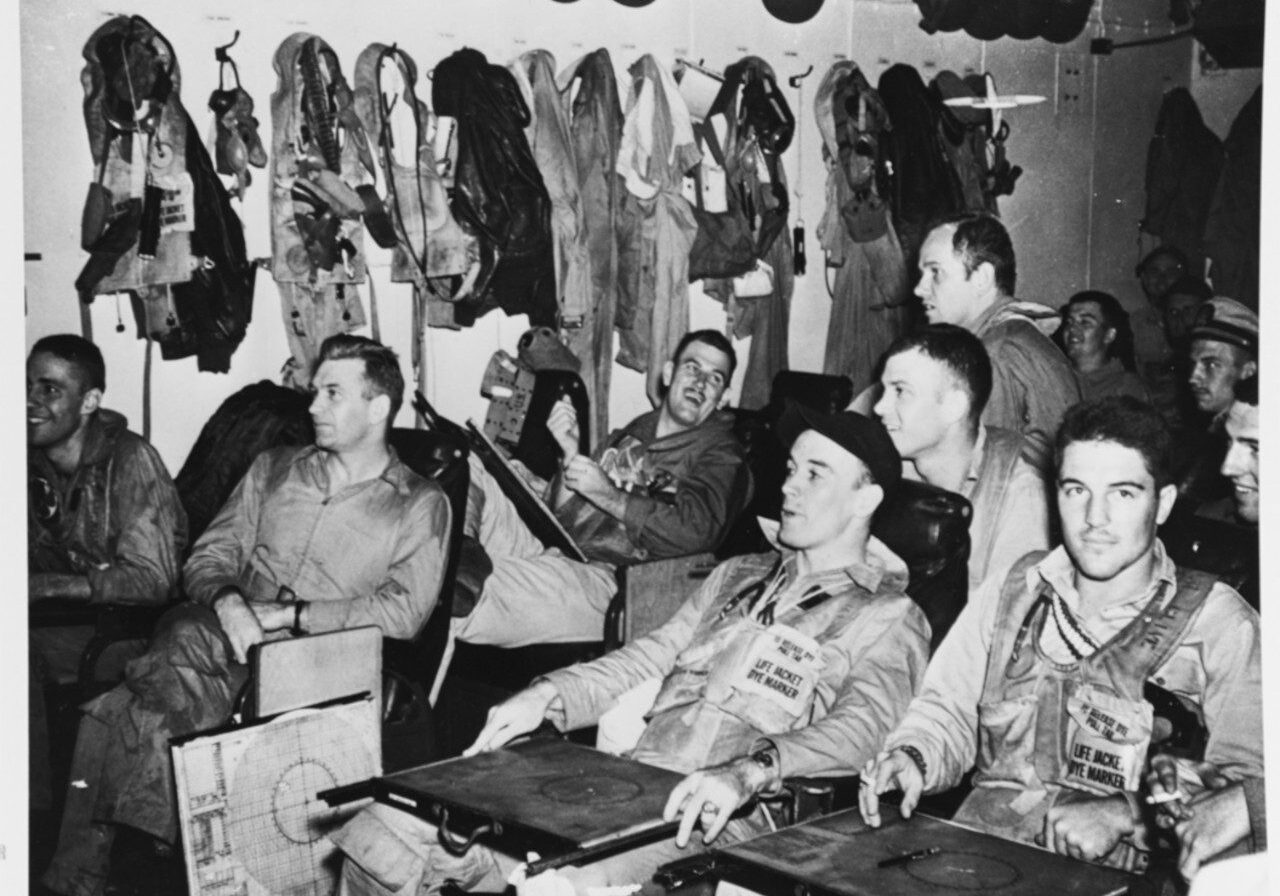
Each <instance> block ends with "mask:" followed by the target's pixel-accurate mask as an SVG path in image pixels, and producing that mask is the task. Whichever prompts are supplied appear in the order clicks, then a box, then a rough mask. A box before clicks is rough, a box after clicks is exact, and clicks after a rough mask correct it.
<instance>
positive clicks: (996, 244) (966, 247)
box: [930, 212, 1018, 296]
mask: <svg viewBox="0 0 1280 896" xmlns="http://www.w3.org/2000/svg"><path fill="white" fill-rule="evenodd" d="M946 224H951V225H954V226H955V233H953V234H952V235H951V248H952V249H954V250H955V251H956V253H957V254H958V255H959V256H960V258H961V260H962V262H963V264H964V269H965V273H967V274H972V273H973V272H974V271H976V270H977V269H978V265H980V264H982V263H983V262H990V264H991V267H992V268H994V269H995V281H996V288H997V289H998V290H1000V292H1002V293H1003V294H1005V295H1007V296H1011V295H1013V294H1014V290H1015V289H1016V288H1017V285H1018V262H1017V259H1016V257H1015V256H1014V253H1013V240H1011V239H1009V231H1007V230H1005V228H1004V225H1003V224H1001V223H1000V219H999V218H997V217H995V216H994V215H989V214H987V213H985V212H965V213H963V214H959V215H952V216H951V217H949V218H945V219H943V220H941V221H939V222H938V223H937V224H935V225H934V227H933V228H930V229H931V230H932V229H936V228H937V227H941V226H943V225H946Z"/></svg>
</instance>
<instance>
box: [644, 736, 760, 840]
mask: <svg viewBox="0 0 1280 896" xmlns="http://www.w3.org/2000/svg"><path fill="white" fill-rule="evenodd" d="M776 771H777V766H776V762H775V763H774V764H773V766H772V768H770V767H768V766H766V765H764V764H762V763H761V762H759V761H758V760H756V759H754V758H752V757H750V756H743V757H742V758H740V759H731V760H729V761H728V762H725V763H722V764H721V765H713V766H712V767H711V768H704V769H702V770H701V771H696V772H694V773H693V774H691V775H687V776H686V777H685V779H684V780H683V781H681V782H680V783H679V784H677V785H676V786H675V788H674V789H673V790H672V791H671V796H669V797H667V805H666V807H665V808H664V809H663V810H662V817H663V819H665V820H666V821H674V820H675V819H676V817H677V816H679V817H680V827H679V829H678V830H677V831H676V846H679V847H680V848H681V849H683V848H684V847H685V845H686V844H687V843H688V842H689V837H690V836H691V835H692V834H693V826H694V824H695V823H697V822H698V821H699V820H700V821H701V823H702V842H703V843H710V842H711V841H712V840H715V839H716V837H718V836H720V832H721V831H723V830H724V826H725V825H726V824H728V823H729V818H730V817H731V816H732V815H733V813H734V812H736V811H737V810H738V809H739V808H740V807H741V806H744V805H746V803H747V801H748V800H750V799H751V798H752V797H754V796H755V795H756V794H757V793H760V792H761V791H763V790H765V789H767V788H769V787H772V786H773V785H774V784H775V783H776V782H775V781H774V778H775V777H776Z"/></svg>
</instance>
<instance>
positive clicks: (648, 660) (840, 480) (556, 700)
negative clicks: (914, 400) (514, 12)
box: [334, 406, 929, 896]
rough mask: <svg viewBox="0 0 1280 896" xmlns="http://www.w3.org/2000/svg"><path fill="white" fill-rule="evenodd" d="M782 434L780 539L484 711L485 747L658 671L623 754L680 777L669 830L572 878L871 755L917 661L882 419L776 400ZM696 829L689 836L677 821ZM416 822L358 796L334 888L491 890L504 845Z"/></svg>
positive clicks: (891, 456)
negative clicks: (644, 625)
mask: <svg viewBox="0 0 1280 896" xmlns="http://www.w3.org/2000/svg"><path fill="white" fill-rule="evenodd" d="M779 432H780V434H781V435H782V436H783V438H784V440H786V441H787V442H788V443H789V444H790V446H791V452H790V458H789V460H788V462H787V475H786V480H785V482H784V484H783V487H782V519H781V521H780V526H779V528H778V532H777V542H778V544H779V549H778V550H776V551H769V552H767V553H764V554H756V555H749V556H743V557H734V558H732V559H730V560H728V561H726V562H724V563H722V564H721V565H720V566H718V567H717V568H716V569H715V571H714V572H712V574H711V575H710V577H709V578H708V579H707V581H706V582H705V583H704V584H703V586H702V587H701V588H700V589H699V591H698V592H697V594H695V595H694V596H693V597H692V598H690V599H689V601H688V602H686V603H685V604H684V605H683V606H682V607H681V608H680V609H679V610H678V611H677V612H676V614H675V616H674V617H672V619H671V620H670V621H669V622H667V623H666V624H665V625H663V626H661V627H659V628H658V629H656V630H655V631H653V632H651V633H650V634H648V635H646V636H644V637H643V638H640V639H638V640H636V641H634V642H632V643H630V644H627V645H626V646H624V647H622V648H621V649H619V650H616V651H614V652H613V653H610V654H607V655H606V656H604V657H601V658H600V659H597V660H595V661H593V662H590V663H586V664H580V665H576V666H571V667H569V668H567V669H561V670H559V671H557V672H553V673H551V674H550V675H547V676H545V677H542V678H539V679H537V680H535V681H534V683H533V684H532V685H531V686H530V687H529V688H527V689H526V690H524V691H522V692H520V693H519V694H516V695H515V696H514V697H512V698H510V699H509V700H507V701H506V702H504V703H501V704H499V705H498V706H496V707H494V708H493V709H492V710H490V712H489V718H488V721H487V722H486V724H485V727H484V729H483V730H482V731H481V732H480V735H479V737H478V738H477V739H476V742H475V743H474V744H472V746H471V747H470V748H469V750H468V754H474V753H478V752H481V751H486V750H493V749H497V748H499V747H501V746H503V745H504V744H506V743H508V742H509V741H511V740H512V739H514V738H516V737H519V736H521V735H524V734H527V733H529V732H531V731H533V730H534V729H535V728H537V727H538V726H539V725H540V724H542V722H543V721H544V720H546V721H550V722H551V723H552V724H553V725H555V726H556V727H557V728H559V729H560V730H562V731H568V730H572V729H576V728H582V727H586V726H590V725H594V724H596V723H597V722H598V720H599V719H600V717H601V715H602V714H603V713H604V712H605V710H607V709H608V708H609V707H610V706H611V705H612V704H613V703H614V702H615V701H616V700H617V699H618V698H619V697H620V696H622V695H623V694H624V693H626V692H627V691H630V690H631V689H633V688H635V687H637V686H638V685H641V684H642V683H643V682H645V681H646V680H650V679H660V680H661V683H660V686H659V688H658V691H657V698H656V700H655V702H654V704H653V706H652V707H650V708H649V709H648V711H647V712H646V713H645V718H646V719H647V724H646V725H645V726H644V729H643V731H642V733H641V734H640V735H639V739H638V741H637V742H636V743H635V745H634V746H633V747H632V748H631V749H630V750H629V751H628V752H627V753H626V754H625V755H628V756H630V757H631V758H633V759H637V760H639V761H642V762H646V763H649V764H652V765H657V766H661V767H664V768H667V769H671V770H674V771H677V772H682V773H685V774H686V777H685V778H684V779H683V780H682V781H681V782H680V783H679V784H678V785H676V787H675V788H674V789H673V790H672V792H671V794H670V797H669V798H668V801H667V804H666V808H665V816H666V817H667V818H668V819H669V820H675V819H677V818H679V819H680V824H679V828H678V831H677V833H676V837H675V839H674V841H672V840H667V841H662V842H659V843H654V844H650V845H648V846H643V847H639V848H636V849H632V850H629V851H626V852H623V853H620V854H617V855H614V856H610V857H609V858H606V859H604V860H602V861H599V862H595V863H591V864H588V865H585V866H583V867H580V868H568V869H560V870H559V871H558V872H557V873H559V874H562V875H564V876H566V877H568V878H569V880H570V881H571V883H572V884H573V885H574V886H575V887H576V888H577V889H578V891H579V892H583V888H584V887H586V886H592V885H626V884H642V885H644V887H645V888H646V890H652V888H653V886H654V885H653V884H652V882H651V877H652V875H653V872H654V870H655V869H656V868H657V866H658V865H661V864H663V863H665V862H668V861H671V860H673V859H676V858H679V857H681V856H682V855H686V854H689V853H690V852H693V851H694V850H698V849H701V848H702V847H703V845H704V844H707V843H710V842H711V841H713V840H716V838H717V837H718V836H719V835H720V833H721V832H722V831H724V832H725V836H726V838H728V839H731V840H737V839H741V838H744V837H748V836H753V835H755V834H759V833H762V832H764V831H766V830H768V827H769V821H768V819H767V817H766V812H767V810H766V809H765V808H763V807H762V806H757V807H756V808H755V809H754V810H753V811H752V812H751V813H750V814H749V815H746V816H744V817H742V818H740V819H736V820H734V821H732V822H731V821H730V820H729V818H730V815H732V814H733V813H734V812H735V811H736V810H737V809H738V808H739V807H741V806H744V805H746V804H747V803H748V802H750V801H751V800H752V799H753V798H754V797H755V796H757V795H758V794H772V793H776V792H777V791H778V790H779V789H780V786H781V782H782V779H783V777H784V776H793V775H822V774H840V773H848V772H850V771H853V770H855V769H857V768H859V767H860V764H861V763H863V762H865V761H867V760H869V759H870V758H871V757H872V756H873V755H874V751H875V750H876V749H877V747H878V745H879V744H880V743H881V742H882V741H883V739H884V737H885V736H886V735H887V733H888V732H889V731H890V730H891V729H892V728H893V726H894V725H895V724H896V723H897V721H898V719H899V717H900V716H901V714H902V712H903V711H904V709H905V708H906V705H907V703H908V702H909V701H910V699H911V696H912V694H914V693H915V690H916V688H917V686H918V684H919V682H920V680H921V678H922V676H923V672H924V667H925V664H926V661H927V659H928V645H929V627H928V623H927V622H926V621H925V617H924V614H923V612H922V611H921V610H920V609H919V607H917V606H916V605H915V604H914V603H913V602H912V601H911V599H910V598H909V597H907V596H906V594H905V593H904V589H905V587H906V584H907V569H906V565H905V564H904V563H903V561H902V560H901V559H900V558H898V557H897V556H895V555H894V554H893V553H891V552H890V551H889V550H888V548H886V547H885V546H884V545H883V544H882V543H880V542H879V541H878V540H877V539H875V538H873V537H871V534H870V527H871V517H872V514H873V513H874V512H875V509H876V508H877V507H878V506H879V505H880V503H881V501H882V500H886V499H887V496H888V495H891V494H892V492H893V490H894V487H895V486H896V484H897V482H898V480H899V478H900V476H901V467H902V461H901V459H900V457H899V456H898V453H897V451H896V450H895V449H894V447H893V442H892V441H891V440H890V439H889V436H888V434H887V433H886V432H885V430H884V428H883V427H882V426H881V425H880V424H879V423H878V422H876V421H874V420H871V419H869V418H867V417H863V416H862V415H860V414H856V413H852V412H847V411H846V412H843V413H839V414H834V415H823V414H819V413H816V412H813V411H808V410H800V409H799V408H797V407H794V406H792V407H789V408H788V409H787V411H786V412H784V414H783V417H782V419H781V421H780V423H779ZM695 827H698V828H700V831H701V833H700V836H698V837H696V838H693V839H692V841H691V835H692V834H693V829H694V828H695ZM435 833H436V832H435V830H434V829H433V828H432V827H431V826H430V825H429V824H427V823H426V822H424V821H421V820H419V819H417V818H416V817H414V816H412V815H409V814H407V813H405V812H401V811H399V810H397V809H394V808H391V807H389V806H385V805H380V804H375V805H373V806H370V807H368V808H366V809H365V810H364V811H362V812H361V813H360V814H359V815H357V816H356V818H355V819H353V820H352V821H351V822H349V823H348V824H347V825H346V827H344V828H343V829H342V830H341V831H339V832H338V833H337V834H336V835H335V836H334V841H335V842H336V843H337V844H338V846H339V848H340V849H341V850H342V851H343V852H344V853H345V854H346V858H347V861H346V862H345V863H344V866H343V886H344V889H343V892H344V893H347V894H351V896H360V894H372V893H402V892H403V893H416V892H429V891H431V889H432V888H433V887H434V886H435V885H437V884H438V883H439V882H440V881H442V880H443V879H445V878H446V877H448V878H454V879H456V880H458V881H459V882H460V883H461V885H462V886H463V887H464V888H465V889H476V890H495V889H502V888H503V886H504V885H505V882H506V880H507V876H508V874H509V872H510V871H511V870H512V868H513V867H514V865H515V861H516V860H515V859H513V858H512V857H510V856H507V855H503V854H501V853H499V852H497V851H495V850H491V849H488V848H485V847H473V848H472V849H471V850H470V851H469V852H468V853H467V854H466V855H465V856H463V857H461V858H454V857H452V856H449V855H447V854H446V853H445V852H444V851H443V849H441V848H440V847H439V846H438V845H437V842H436V835H435Z"/></svg>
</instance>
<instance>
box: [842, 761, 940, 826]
mask: <svg viewBox="0 0 1280 896" xmlns="http://www.w3.org/2000/svg"><path fill="white" fill-rule="evenodd" d="M890 790H901V791H902V803H901V805H900V806H899V807H898V811H900V812H901V813H902V817H903V818H910V817H911V813H912V811H913V810H914V809H915V807H916V804H917V803H919V802H920V795H921V794H923V793H924V769H922V768H921V767H920V761H918V760H916V759H914V758H912V756H911V754H910V753H909V752H908V751H907V750H904V749H902V748H896V749H893V750H890V751H888V752H887V753H885V752H882V753H880V754H878V755H877V756H876V758H875V759H872V760H871V761H870V762H868V763H867V765H866V767H865V768H864V769H863V770H862V779H861V780H860V781H859V782H858V810H859V811H860V812H861V813H862V820H863V821H865V822H866V823H867V824H869V825H871V826H872V827H873V828H878V827H880V794H882V793H886V792H888V791H890Z"/></svg>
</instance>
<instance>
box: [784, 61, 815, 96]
mask: <svg viewBox="0 0 1280 896" xmlns="http://www.w3.org/2000/svg"><path fill="white" fill-rule="evenodd" d="M812 74H813V66H812V65H810V66H809V67H808V68H807V69H805V70H804V71H802V72H801V73H800V74H798V75H792V76H791V77H790V78H787V83H788V84H790V85H791V86H792V87H794V88H796V89H797V90H799V89H800V82H801V81H803V80H804V79H805V78H807V77H809V76H810V75H812Z"/></svg>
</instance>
